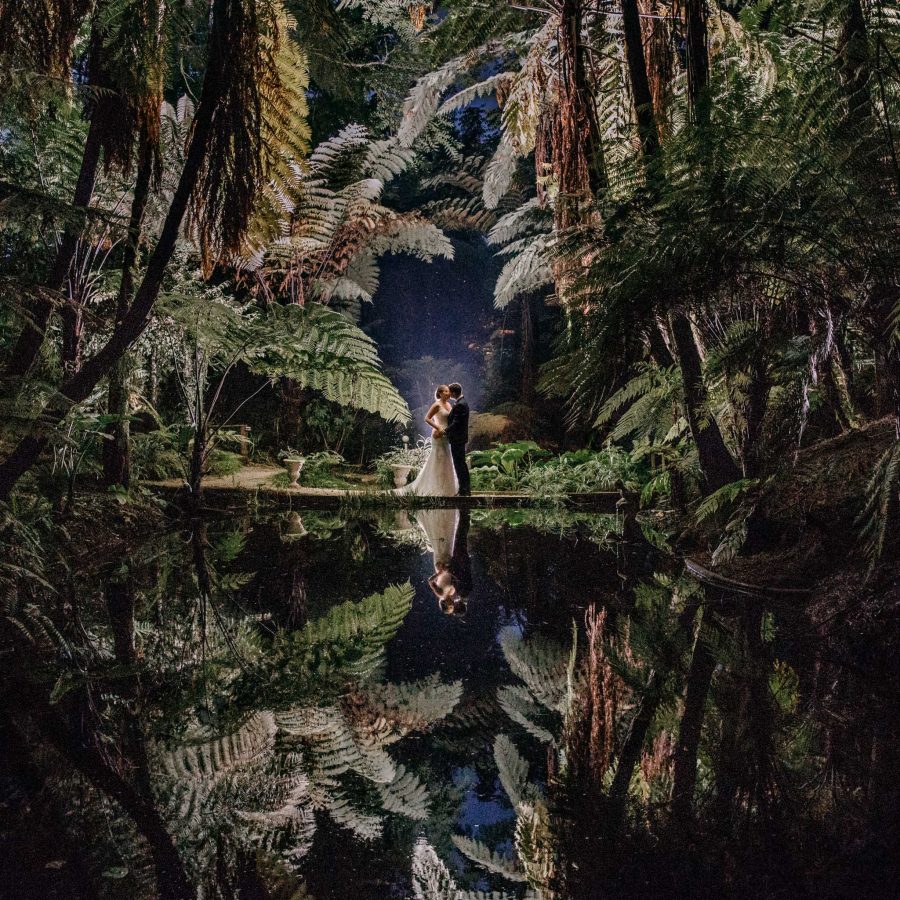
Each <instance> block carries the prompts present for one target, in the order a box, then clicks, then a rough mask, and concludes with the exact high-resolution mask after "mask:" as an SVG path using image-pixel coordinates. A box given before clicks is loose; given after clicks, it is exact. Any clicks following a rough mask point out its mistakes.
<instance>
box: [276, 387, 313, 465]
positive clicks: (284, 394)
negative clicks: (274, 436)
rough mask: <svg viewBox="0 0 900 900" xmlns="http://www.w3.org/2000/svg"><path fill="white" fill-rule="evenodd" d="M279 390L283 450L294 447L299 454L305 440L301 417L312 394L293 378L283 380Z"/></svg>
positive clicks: (280, 439) (279, 425)
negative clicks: (302, 432)
mask: <svg viewBox="0 0 900 900" xmlns="http://www.w3.org/2000/svg"><path fill="white" fill-rule="evenodd" d="M278 387H279V390H278V440H279V442H280V443H281V446H282V449H286V448H288V447H292V448H293V449H294V450H297V451H298V452H299V450H300V444H301V442H302V440H303V435H302V434H301V417H302V415H303V407H304V406H305V405H306V404H307V403H308V402H309V400H310V398H311V397H312V392H311V391H309V390H307V389H306V388H303V387H301V386H300V383H299V382H297V381H295V380H294V379H293V378H282V379H281V381H280V382H279V386H278Z"/></svg>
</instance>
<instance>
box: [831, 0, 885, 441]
mask: <svg viewBox="0 0 900 900" xmlns="http://www.w3.org/2000/svg"><path fill="white" fill-rule="evenodd" d="M842 12H843V15H842V21H841V31H840V35H839V36H838V45H837V53H838V60H839V63H840V68H841V80H842V82H843V86H844V92H845V94H846V104H847V110H846V120H847V132H848V134H852V135H854V137H856V136H859V138H860V149H859V151H858V152H859V153H860V154H861V158H860V160H859V165H860V166H861V167H865V168H871V169H873V170H874V172H875V173H876V174H877V176H879V181H880V179H881V176H883V178H884V183H883V184H879V185H878V186H877V187H876V190H879V189H881V190H885V191H896V190H897V189H898V187H900V185H898V183H897V180H896V172H895V173H894V176H895V177H894V178H893V179H892V178H891V177H890V175H889V174H888V173H886V172H885V165H884V162H883V160H882V159H881V158H880V155H879V152H878V144H877V142H876V140H875V130H876V128H877V125H876V123H875V122H874V120H873V110H872V68H871V61H870V56H869V35H868V29H867V27H866V19H865V14H864V12H863V7H862V3H861V2H860V0H845V6H844V7H843V10H842ZM898 301H900V293H898V291H897V289H896V287H895V286H893V285H891V284H890V281H889V279H886V278H883V277H878V276H877V275H876V277H875V279H874V281H873V283H872V286H871V287H870V289H869V296H868V303H867V306H868V308H869V319H870V321H871V330H870V335H871V340H872V346H873V348H874V352H875V413H876V415H877V416H891V417H892V418H893V420H894V428H895V429H896V432H897V439H898V440H900V346H898V342H897V340H896V339H895V338H894V328H893V323H892V317H893V311H894V308H895V306H896V304H897V302H898Z"/></svg>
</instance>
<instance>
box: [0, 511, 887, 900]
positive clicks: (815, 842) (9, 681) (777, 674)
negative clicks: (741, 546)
mask: <svg viewBox="0 0 900 900" xmlns="http://www.w3.org/2000/svg"><path fill="white" fill-rule="evenodd" d="M609 524H610V523H609V521H608V520H604V519H601V518H595V519H591V518H583V519H582V520H580V521H578V522H571V521H570V522H566V523H562V522H561V521H559V520H550V521H548V520H546V519H544V520H541V519H536V520H531V521H529V520H528V518H527V517H526V516H524V515H523V514H522V513H507V514H503V513H482V514H480V515H479V514H477V513H476V514H475V517H474V519H473V518H470V516H469V514H467V513H462V514H460V513H459V512H457V511H453V510H447V511H424V512H419V513H405V512H404V513H396V514H390V515H388V516H384V517H375V518H363V517H360V518H342V517H340V516H336V515H332V514H323V513H316V512H311V511H310V512H301V513H291V514H288V515H286V516H281V515H279V516H272V517H269V518H260V519H255V520H254V519H249V518H248V519H245V520H231V521H216V522H211V523H206V524H198V525H197V526H196V527H195V528H193V529H192V530H190V531H179V532H173V533H171V534H166V535H159V536H157V537H155V538H153V539H152V540H149V541H147V542H146V543H144V544H142V545H141V546H139V547H135V548H134V551H133V553H132V554H131V556H130V558H128V559H123V560H117V561H115V562H114V563H108V562H105V563H103V564H102V565H100V564H97V565H93V564H91V561H85V563H81V564H72V565H71V566H70V568H69V570H68V572H60V575H59V579H58V583H57V585H56V590H55V591H47V592H44V593H43V594H41V592H40V591H39V590H37V589H33V590H32V593H31V594H30V595H29V596H27V597H25V598H20V599H19V601H18V603H17V604H16V603H13V602H12V601H10V603H9V608H8V610H7V611H8V613H9V615H7V616H6V618H5V620H4V621H5V625H4V630H3V636H4V637H3V655H2V656H0V660H2V667H3V678H4V688H3V697H2V699H3V715H4V734H5V736H6V737H7V741H5V743H6V749H5V750H4V751H3V757H2V758H3V762H4V766H3V768H4V774H3V778H2V785H0V786H2V804H0V840H2V842H3V847H2V849H3V853H2V856H3V859H4V860H5V862H4V863H2V869H0V872H2V876H3V885H4V889H5V891H6V893H5V894H4V895H5V896H21V897H28V898H30V897H41V898H50V897H66V898H68V897H73V898H78V897H95V896H101V897H111V898H118V897H129V898H142V897H155V896H163V897H166V896H171V897H181V896H191V895H196V894H197V893H199V894H200V895H201V896H207V897H259V898H262V897H272V898H289V897H290V898H301V897H309V898H317V900H324V898H341V900H343V898H360V900H362V898H373V900H374V898H379V900H380V898H403V900H406V898H413V897H415V898H424V900H462V898H495V900H501V898H521V897H526V896H537V897H546V898H551V897H559V898H566V897H573V898H582V897H583V898H592V897H600V896H622V897H645V896H646V897H656V896H667V897H673V896H674V897H680V896H710V897H712V896H729V895H730V896H748V897H749V896H759V897H778V896H785V897H795V896H803V895H805V894H810V895H815V896H834V897H839V896H849V895H850V894H853V895H854V896H856V897H860V896H881V895H883V894H882V892H883V891H884V890H886V889H887V886H888V885H889V884H890V883H891V882H890V879H891V878H893V877H894V875H896V872H895V871H894V867H895V865H896V864H895V862H894V856H893V854H892V850H893V841H894V840H895V838H896V821H895V819H896V817H895V814H894V812H893V810H895V808H896V807H895V805H894V804H895V803H896V800H897V788H896V771H895V768H894V766H895V764H896V762H897V747H898V743H897V720H896V697H897V691H896V688H897V679H896V675H897V664H896V661H893V660H890V659H887V658H884V656H883V655H882V654H880V653H879V651H878V649H877V646H875V644H876V643H877V636H876V635H873V634H871V633H869V632H868V631H867V628H869V627H870V626H868V625H867V624H866V623H859V622H853V621H852V620H844V621H842V622H841V623H840V627H839V628H835V627H833V621H832V619H833V616H832V617H831V619H830V618H829V616H830V613H827V612H823V611H819V610H816V609H814V604H813V603H812V602H810V603H801V602H798V601H797V600H796V599H795V600H792V601H777V602H776V601H772V602H771V603H768V602H766V601H763V600H759V599H748V598H746V597H729V596H726V595H723V594H720V593H715V594H711V593H708V592H705V591H704V590H703V589H702V588H701V587H700V586H699V585H697V584H696V583H694V582H693V581H691V580H690V579H689V578H686V577H685V576H684V575H683V574H681V572H680V567H679V566H678V565H676V564H675V563H674V562H673V561H672V560H670V559H669V558H667V557H666V556H665V555H664V554H656V553H654V552H653V551H651V550H650V549H649V548H647V547H629V546H625V545H623V544H621V543H619V542H618V541H617V540H616V538H615V536H614V535H613V536H610V534H609V532H608V530H607V527H608V525H609ZM11 622H12V623H13V624H12V625H11V624H10V623H11ZM862 646H865V648H866V650H865V652H860V647H862ZM848 666H849V668H848Z"/></svg>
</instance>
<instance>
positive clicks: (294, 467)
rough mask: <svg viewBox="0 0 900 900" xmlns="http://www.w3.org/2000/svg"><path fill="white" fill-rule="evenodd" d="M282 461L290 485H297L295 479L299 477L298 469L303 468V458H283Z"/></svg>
mask: <svg viewBox="0 0 900 900" xmlns="http://www.w3.org/2000/svg"><path fill="white" fill-rule="evenodd" d="M283 462H284V467H285V468H286V469H287V473H288V475H289V476H290V478H291V487H299V485H298V484H297V480H298V479H299V478H300V470H301V469H302V468H303V459H302V458H301V459H285V460H283Z"/></svg>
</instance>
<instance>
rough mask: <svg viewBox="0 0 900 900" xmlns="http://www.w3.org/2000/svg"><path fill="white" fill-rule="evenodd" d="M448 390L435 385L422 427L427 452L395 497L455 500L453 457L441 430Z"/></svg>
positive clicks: (447, 409) (444, 426)
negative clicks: (413, 477)
mask: <svg viewBox="0 0 900 900" xmlns="http://www.w3.org/2000/svg"><path fill="white" fill-rule="evenodd" d="M452 408H453V407H452V406H451V405H450V388H448V387H447V385H446V384H442V385H439V387H438V389H437V390H436V391H435V393H434V403H432V404H431V407H430V408H429V410H428V413H427V414H426V416H425V422H426V424H428V425H430V426H431V429H432V431H431V453H429V454H428V459H427V460H426V462H425V465H424V466H422V471H421V472H419V474H418V476H417V477H416V480H415V481H413V482H412V483H411V484H406V485H404V486H403V487H401V488H397V490H396V491H395V492H394V493H396V494H416V495H418V496H420V497H455V496H456V494H457V492H458V491H459V482H458V481H457V480H456V471H455V470H454V468H453V457H452V456H451V455H450V442H449V441H448V440H447V436H446V435H445V433H444V432H445V431H446V429H447V419H448V417H449V416H450V410H451V409H452Z"/></svg>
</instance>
